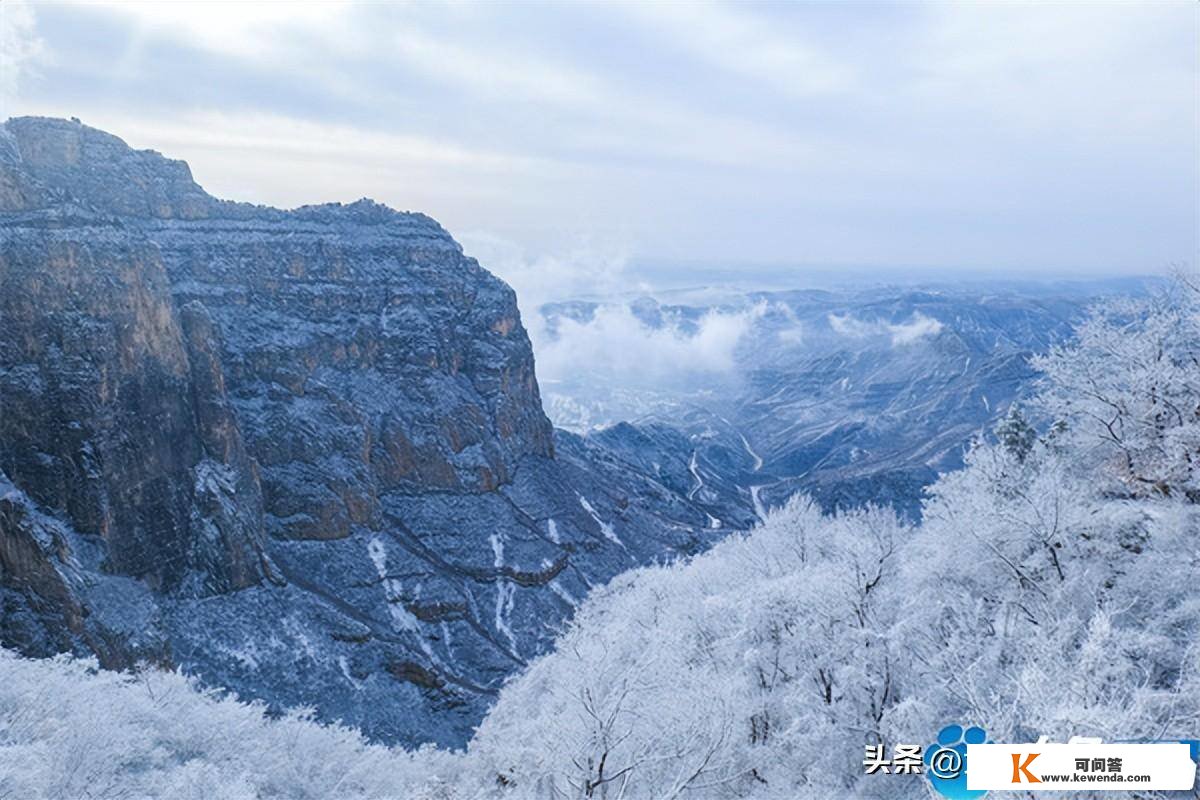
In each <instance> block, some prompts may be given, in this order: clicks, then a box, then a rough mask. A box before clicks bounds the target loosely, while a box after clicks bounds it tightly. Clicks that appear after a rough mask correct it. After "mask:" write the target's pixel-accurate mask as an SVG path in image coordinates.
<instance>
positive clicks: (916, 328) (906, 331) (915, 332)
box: [887, 311, 942, 347]
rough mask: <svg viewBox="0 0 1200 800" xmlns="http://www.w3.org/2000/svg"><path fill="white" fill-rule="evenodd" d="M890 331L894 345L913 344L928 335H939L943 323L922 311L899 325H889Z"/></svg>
mask: <svg viewBox="0 0 1200 800" xmlns="http://www.w3.org/2000/svg"><path fill="white" fill-rule="evenodd" d="M887 330H888V333H890V334H891V335H892V346H893V347H895V346H898V345H904V344H912V343H913V342H916V341H919V340H921V339H924V338H925V337H927V336H937V335H938V334H939V333H941V332H942V323H941V322H939V321H938V320H936V319H934V318H933V317H927V316H925V315H924V314H922V313H921V312H920V311H918V312H916V313H914V314H913V315H912V318H911V319H909V321H908V322H902V323H900V324H898V325H888V326H887Z"/></svg>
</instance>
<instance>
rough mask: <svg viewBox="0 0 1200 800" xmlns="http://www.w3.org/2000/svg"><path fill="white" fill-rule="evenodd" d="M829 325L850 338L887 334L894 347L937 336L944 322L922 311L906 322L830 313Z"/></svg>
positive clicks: (841, 334)
mask: <svg viewBox="0 0 1200 800" xmlns="http://www.w3.org/2000/svg"><path fill="white" fill-rule="evenodd" d="M827 319H828V321H829V327H830V328H831V329H832V330H833V332H834V333H836V334H837V335H839V336H844V337H846V338H848V339H867V338H871V337H882V336H886V337H888V339H889V340H890V341H891V344H892V346H893V347H900V346H902V345H906V344H913V343H914V342H918V341H920V340H921V339H924V338H926V337H931V336H936V335H937V334H939V333H941V331H942V327H943V326H942V323H941V322H939V321H938V320H936V319H934V318H933V317H927V316H925V315H924V314H922V313H921V312H920V311H916V312H913V315H912V316H911V317H910V318H909V319H908V321H906V322H900V323H895V324H893V323H889V322H884V321H883V320H874V321H865V320H861V319H857V318H855V317H854V316H852V315H850V314H829V315H828V317H827Z"/></svg>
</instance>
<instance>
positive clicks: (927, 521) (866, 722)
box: [0, 275, 1200, 800]
mask: <svg viewBox="0 0 1200 800" xmlns="http://www.w3.org/2000/svg"><path fill="white" fill-rule="evenodd" d="M1035 367H1036V368H1037V370H1038V371H1039V372H1040V374H1041V379H1040V382H1039V384H1038V386H1037V389H1036V391H1035V393H1034V395H1033V396H1032V397H1030V398H1029V399H1028V400H1027V401H1026V402H1024V403H1023V404H1021V405H1020V406H1019V407H1014V408H1013V410H1011V411H1010V412H1009V414H1008V415H1007V417H1005V418H1004V419H1003V420H1002V421H1001V423H1000V424H999V425H998V426H996V428H995V430H994V431H992V432H990V433H989V434H988V435H986V436H982V437H980V438H979V439H978V440H977V441H975V442H974V443H973V445H972V446H971V448H970V450H969V452H968V454H967V456H966V459H965V461H966V465H965V467H964V468H963V469H961V470H958V471H955V472H951V473H948V474H945V475H943V476H941V477H940V479H939V480H938V481H937V482H936V483H935V484H934V485H933V486H932V487H930V488H929V489H928V491H927V495H926V499H925V500H924V503H923V507H922V514H921V521H920V523H919V524H912V523H910V522H907V521H905V520H904V519H902V518H899V517H898V516H897V515H896V514H895V513H894V512H893V511H891V510H890V509H887V508H874V507H868V508H863V509H860V510H850V511H844V512H840V513H836V514H833V515H825V514H822V512H821V511H820V510H819V508H818V507H817V506H816V505H815V504H814V503H813V502H811V501H810V500H809V499H807V498H806V497H803V496H796V497H794V498H792V499H791V500H790V501H789V502H788V503H787V504H786V505H785V506H784V507H782V508H779V509H777V510H775V511H773V512H772V513H771V514H770V515H769V516H768V518H767V519H766V521H765V522H764V523H763V524H761V525H760V526H758V527H756V528H755V529H753V530H751V531H748V532H746V533H744V534H736V535H732V536H730V537H729V538H727V539H725V540H724V541H723V542H721V543H720V544H718V545H716V546H715V547H713V548H712V549H710V550H708V551H707V552H705V553H703V554H700V555H697V556H695V557H693V558H691V559H690V560H680V561H677V562H675V563H672V564H667V565H663V566H656V567H646V568H640V569H636V570H633V571H631V572H627V573H624V574H622V575H620V576H619V577H618V578H616V579H615V580H614V581H613V582H612V583H611V584H609V585H607V586H605V587H603V588H598V589H596V590H595V591H594V592H593V593H592V594H591V595H590V596H589V597H588V599H587V600H586V601H585V602H584V603H583V604H582V606H581V607H580V608H579V610H578V612H577V613H576V614H575V616H574V619H573V621H572V622H571V623H570V624H569V626H568V627H567V628H566V629H565V630H563V631H562V632H561V633H560V635H559V637H558V639H557V642H556V646H555V648H554V650H553V652H551V653H549V654H547V655H545V656H543V657H541V658H540V659H538V660H536V661H534V662H533V663H532V664H531V665H530V666H529V667H528V668H527V669H525V670H524V671H523V672H521V673H520V674H519V675H516V676H515V677H513V678H512V679H511V680H510V681H509V682H508V683H507V684H506V686H505V687H504V689H503V690H502V692H501V695H500V697H499V700H498V702H497V703H496V705H495V706H494V708H493V709H492V710H491V712H490V713H489V715H488V716H487V717H486V719H485V720H484V722H483V724H482V725H481V726H480V727H479V728H478V730H477V731H476V733H475V736H474V738H473V739H472V740H471V742H470V744H469V746H468V747H467V749H466V750H465V751H463V752H455V751H449V750H440V749H436V748H433V747H432V746H427V747H425V748H422V749H420V750H417V751H412V752H409V751H405V750H402V749H399V748H395V749H390V748H386V747H383V746H381V745H375V744H369V743H367V742H366V740H365V739H364V738H362V737H361V736H360V734H359V733H358V732H357V731H355V730H353V729H351V728H348V727H338V726H323V725H320V724H318V723H317V722H316V721H314V720H313V719H312V715H311V714H309V713H308V712H306V711H305V710H304V709H296V710H293V711H291V712H289V713H287V714H286V715H284V716H282V717H278V716H270V715H264V707H263V706H262V705H257V704H245V703H241V702H239V701H238V700H237V698H235V697H232V696H228V695H224V696H223V695H221V694H219V693H217V692H213V691H209V690H204V689H201V688H199V687H198V686H197V685H196V684H194V683H193V682H191V681H189V679H187V678H186V677H184V676H182V675H181V674H178V673H175V672H164V671H159V670H155V669H154V668H152V667H150V666H145V667H143V668H141V669H138V670H135V671H131V672H111V671H102V670H99V669H98V668H97V666H96V664H95V663H94V662H88V661H85V660H72V659H70V658H67V657H59V658H57V659H53V660H28V659H23V658H20V657H18V656H16V655H15V654H12V653H10V652H7V651H5V652H3V653H2V654H0V797H4V798H37V797H105V798H137V797H144V796H150V795H153V796H163V797H168V796H169V797H173V798H197V799H199V798H212V797H224V798H243V797H245V798H273V797H281V798H282V797H287V798H330V797H345V798H360V797H361V798H367V797H372V798H374V797H378V798H383V797H395V798H493V797H494V798H505V797H513V798H525V797H545V798H606V799H609V800H615V799H616V798H663V799H667V798H682V797H687V798H813V799H814V800H816V799H819V798H831V797H862V798H872V797H879V798H883V797H887V798H903V797H926V796H929V792H930V788H929V786H928V784H927V783H926V781H925V780H924V778H922V777H920V776H913V775H869V776H868V775H864V774H863V769H862V759H863V752H864V746H866V745H871V744H878V743H886V744H895V743H900V742H905V743H913V744H927V743H928V742H929V741H932V738H933V737H934V736H935V734H936V732H937V731H938V730H939V729H940V728H941V727H942V726H943V725H946V724H949V723H962V724H976V725H980V726H983V727H985V728H986V730H987V732H988V735H989V736H990V737H991V738H992V739H993V740H995V741H1032V740H1036V738H1037V737H1038V736H1041V735H1046V736H1049V737H1050V738H1051V739H1052V740H1056V741H1065V739H1066V738H1067V737H1070V736H1074V735H1086V736H1100V737H1104V738H1105V739H1106V740H1107V739H1139V738H1147V739H1159V738H1164V737H1165V738H1172V737H1176V738H1178V737H1186V736H1194V735H1195V734H1196V733H1197V732H1200V640H1198V632H1200V592H1198V591H1197V575H1200V465H1198V464H1197V459H1198V458H1200V288H1198V286H1197V284H1196V282H1195V280H1194V278H1192V277H1190V276H1186V275H1185V276H1180V277H1178V278H1177V279H1175V280H1174V282H1173V283H1172V284H1171V285H1170V287H1168V288H1166V289H1164V290H1163V291H1161V292H1158V293H1157V294H1155V295H1154V296H1152V297H1149V298H1147V299H1122V300H1116V301H1108V302H1106V303H1104V304H1102V305H1100V306H1097V307H1096V308H1094V309H1093V311H1092V312H1091V314H1090V316H1089V317H1088V319H1087V320H1086V321H1084V322H1083V323H1082V324H1081V325H1080V326H1079V327H1078V328H1077V330H1076V332H1075V336H1074V338H1073V339H1072V340H1071V341H1070V342H1069V343H1068V344H1065V345H1062V346H1059V347H1055V348H1053V349H1052V350H1051V351H1050V352H1048V353H1047V354H1045V355H1043V356H1040V357H1037V358H1036V360H1035ZM1060 796H1062V795H1060ZM1189 796H1190V795H1189Z"/></svg>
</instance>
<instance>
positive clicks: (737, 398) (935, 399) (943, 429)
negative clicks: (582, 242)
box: [540, 279, 1152, 516]
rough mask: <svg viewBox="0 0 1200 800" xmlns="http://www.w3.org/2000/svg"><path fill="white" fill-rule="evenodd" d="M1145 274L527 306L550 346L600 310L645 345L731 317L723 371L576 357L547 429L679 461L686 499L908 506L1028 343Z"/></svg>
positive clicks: (950, 456) (980, 426)
mask: <svg viewBox="0 0 1200 800" xmlns="http://www.w3.org/2000/svg"><path fill="white" fill-rule="evenodd" d="M1151 283H1152V281H1142V280H1129V279H1119V280H1113V281H1111V282H1103V281H1090V282H1086V283H1083V282H1081V283H1070V282H1055V283H1042V284H1039V283H1036V282H1030V281H1024V282H1020V283H1017V282H1000V281H990V282H983V281H979V282H975V283H959V284H956V285H944V284H943V285H937V284H933V285H929V286H924V287H921V288H919V289H918V288H913V287H911V286H910V287H896V286H884V287H877V288H857V289H848V290H844V291H811V290H810V291H779V292H729V291H724V292H722V291H717V290H704V289H695V290H690V291H678V292H672V293H667V294H666V295H664V296H660V297H637V298H634V299H632V300H631V299H627V298H620V299H612V300H588V301H574V302H562V303H551V304H547V305H545V306H543V307H542V308H541V309H540V311H541V314H542V315H543V317H544V318H545V320H546V329H547V331H548V335H549V337H550V340H551V341H552V342H554V341H555V340H556V338H557V337H559V336H561V335H564V333H563V329H564V327H566V326H567V323H568V322H569V323H570V324H571V325H572V326H574V327H572V328H571V330H572V331H573V333H571V334H570V335H574V336H581V335H587V331H588V330H589V327H588V326H589V325H591V324H592V323H593V322H594V321H595V320H596V319H597V318H598V316H599V315H603V314H606V313H609V309H611V308H612V307H614V306H615V307H620V308H623V309H625V311H626V312H627V313H628V316H629V318H630V319H632V320H636V323H635V324H636V325H638V326H640V327H641V328H642V329H643V331H642V333H643V335H645V336H646V337H648V340H653V337H654V336H656V335H658V334H663V333H666V334H670V335H672V336H675V337H678V338H679V339H681V340H684V341H686V340H687V339H688V338H689V337H698V336H703V335H705V334H704V331H703V328H704V326H705V325H706V324H708V323H707V322H706V320H711V319H713V318H714V315H724V316H725V317H726V318H734V317H740V318H741V319H742V320H744V323H745V324H744V325H743V326H742V327H740V328H736V329H735V333H734V335H736V337H737V342H736V345H735V346H734V347H733V350H732V354H733V359H732V362H733V366H732V368H729V369H725V370H722V371H719V372H716V373H714V372H705V371H697V372H696V373H695V374H692V375H690V376H689V375H683V376H681V375H678V374H677V375H674V376H673V380H671V381H668V382H666V385H665V386H655V387H646V386H645V385H644V383H643V382H642V381H640V380H639V379H638V378H637V376H630V378H629V379H628V380H622V375H621V374H620V373H619V372H614V371H612V370H607V371H604V372H602V373H596V372H594V371H590V370H589V366H588V365H587V364H586V363H581V364H580V365H579V369H578V371H577V372H576V373H575V374H573V375H572V376H571V377H570V378H569V379H567V380H562V381H559V382H556V383H554V384H552V385H550V386H548V387H547V389H546V390H545V393H544V397H545V402H546V405H547V408H548V409H549V413H550V415H551V417H552V419H553V420H554V421H555V423H556V424H558V425H561V426H564V427H568V428H571V429H575V430H590V431H592V432H593V433H592V434H591V436H592V438H593V439H597V440H599V441H602V442H604V443H605V444H606V446H608V447H611V448H615V449H617V450H619V451H620V452H622V453H624V454H625V457H626V458H629V459H631V460H634V461H636V462H637V463H639V464H640V465H641V466H642V468H643V469H653V467H654V465H655V464H664V463H667V462H669V461H671V460H672V457H673V460H674V462H675V463H676V464H678V463H680V462H686V463H687V465H688V468H687V474H685V473H684V472H683V471H682V470H681V469H680V468H679V467H678V466H676V467H675V468H674V475H673V478H674V479H675V480H676V482H677V485H678V486H679V487H680V489H681V490H682V489H683V488H684V486H685V485H686V484H687V481H688V479H689V477H690V480H691V484H690V485H691V487H692V488H691V489H689V490H688V491H689V492H690V493H691V496H692V498H693V499H694V500H696V501H698V502H701V503H703V502H704V501H705V499H706V498H709V497H711V498H712V499H713V500H714V501H716V502H717V503H718V505H723V504H725V503H727V502H728V501H727V499H726V498H728V497H729V495H730V493H731V492H741V493H742V494H743V496H745V497H747V498H750V499H751V504H752V505H753V506H754V507H756V508H757V509H758V510H759V511H760V512H761V511H762V510H763V509H764V508H766V507H769V506H771V505H776V504H780V503H782V502H783V501H784V500H786V499H787V497H789V496H791V495H792V494H793V493H795V492H798V491H802V492H807V493H809V494H812V495H813V496H814V497H816V498H817V499H818V500H819V501H821V502H822V504H823V505H825V506H826V507H827V508H835V507H848V506H856V505H861V504H863V503H867V502H877V503H880V502H882V503H889V504H892V505H895V506H897V507H898V508H900V509H902V510H903V511H905V512H906V513H907V514H909V515H913V516H915V515H917V514H918V513H919V506H920V500H921V489H922V487H923V486H925V485H926V484H928V483H930V482H931V481H932V480H933V478H934V476H936V475H937V474H938V473H939V472H944V471H946V470H950V469H955V468H957V467H959V466H960V465H961V463H962V461H961V458H962V454H963V451H964V448H965V447H966V445H967V444H968V443H969V442H970V440H971V439H972V437H974V436H977V435H981V434H983V433H985V432H986V431H988V430H989V429H990V427H991V426H992V424H993V423H994V421H995V420H996V419H998V418H999V417H1000V416H1002V415H1004V414H1005V413H1006V412H1007V410H1008V408H1009V406H1010V404H1011V403H1012V402H1013V401H1014V400H1016V399H1018V398H1020V397H1021V396H1022V395H1024V394H1025V393H1027V391H1028V390H1029V388H1030V384H1031V382H1032V381H1033V380H1034V379H1035V377H1036V376H1035V375H1034V374H1033V372H1032V370H1031V369H1030V367H1029V364H1028V358H1029V356H1030V355H1031V354H1033V353H1039V352H1044V351H1045V350H1046V349H1047V348H1048V347H1049V346H1050V345H1051V344H1053V343H1056V342H1060V341H1063V340H1065V339H1066V338H1067V337H1069V336H1070V335H1071V327H1072V324H1073V323H1075V322H1077V321H1078V320H1079V319H1081V318H1082V316H1083V315H1084V313H1085V311H1086V309H1087V307H1088V305H1089V304H1090V303H1091V302H1093V301H1094V300H1095V299H1096V298H1097V297H1099V296H1103V295H1105V294H1115V293H1130V292H1138V291H1144V290H1145V289H1146V288H1147V287H1148V285H1150V284H1151ZM580 331H582V332H583V333H580ZM597 331H598V332H597V335H600V333H599V326H597ZM618 423H620V424H618ZM631 423H632V424H631ZM664 451H669V452H670V453H671V457H668V456H667V455H666V453H665V452H664Z"/></svg>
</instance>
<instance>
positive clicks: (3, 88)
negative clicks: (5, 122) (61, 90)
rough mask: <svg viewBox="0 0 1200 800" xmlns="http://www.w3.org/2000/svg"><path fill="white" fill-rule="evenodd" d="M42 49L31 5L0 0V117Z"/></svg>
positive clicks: (14, 96)
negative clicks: (0, 0)
mask: <svg viewBox="0 0 1200 800" xmlns="http://www.w3.org/2000/svg"><path fill="white" fill-rule="evenodd" d="M44 52H45V44H44V42H43V41H42V39H41V37H39V36H38V35H37V29H36V24H35V20H34V16H33V8H32V7H31V6H30V5H29V4H28V3H24V2H21V1H20V0H4V2H2V3H0V119H5V118H7V117H8V116H9V108H10V106H11V105H12V104H14V103H15V102H16V100H17V96H18V93H19V91H20V83H21V80H22V79H23V77H24V76H25V74H27V73H28V72H29V70H31V69H33V68H34V67H35V65H36V63H37V60H38V59H39V57H41V56H42V55H43V54H44Z"/></svg>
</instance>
